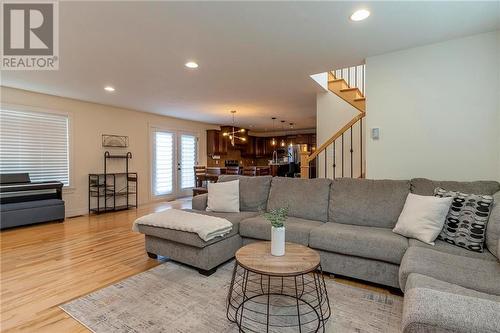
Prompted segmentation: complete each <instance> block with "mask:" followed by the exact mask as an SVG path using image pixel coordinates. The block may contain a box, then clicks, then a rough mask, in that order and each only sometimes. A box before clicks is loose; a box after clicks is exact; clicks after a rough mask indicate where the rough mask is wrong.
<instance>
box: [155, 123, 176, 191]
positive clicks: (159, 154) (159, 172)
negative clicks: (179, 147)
mask: <svg viewBox="0 0 500 333" xmlns="http://www.w3.org/2000/svg"><path fill="white" fill-rule="evenodd" d="M154 141H155V142H154V167H153V189H154V195H165V194H170V193H172V191H173V175H174V172H173V171H174V170H173V164H174V160H173V158H174V155H173V152H174V135H173V134H172V133H169V132H155V135H154Z"/></svg>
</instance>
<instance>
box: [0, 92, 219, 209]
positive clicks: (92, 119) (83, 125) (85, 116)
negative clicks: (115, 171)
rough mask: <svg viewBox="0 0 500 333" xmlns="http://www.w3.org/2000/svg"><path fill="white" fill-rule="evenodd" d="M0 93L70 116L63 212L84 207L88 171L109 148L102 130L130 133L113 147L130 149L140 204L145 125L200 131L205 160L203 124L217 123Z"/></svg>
mask: <svg viewBox="0 0 500 333" xmlns="http://www.w3.org/2000/svg"><path fill="white" fill-rule="evenodd" d="M0 94H1V102H2V104H7V105H17V106H25V107H26V109H27V110H33V109H35V110H36V109H43V110H49V111H50V110H52V111H63V112H68V113H69V115H70V119H71V121H72V133H71V135H72V136H71V139H72V143H73V149H72V152H73V156H72V170H71V172H72V176H73V183H72V184H71V186H70V187H71V188H70V189H67V190H64V192H63V197H64V198H63V199H64V200H65V201H66V215H67V216H73V215H78V214H85V213H87V210H88V206H87V205H88V174H89V173H101V172H103V154H104V152H105V151H106V150H109V151H111V152H113V150H112V149H110V148H103V147H102V146H101V135H102V134H117V135H127V136H129V147H128V148H127V149H119V150H115V152H122V153H123V152H126V151H130V152H132V155H133V157H132V160H131V161H130V170H131V171H136V172H138V178H139V182H138V189H139V204H143V203H146V202H149V201H150V200H152V198H151V196H150V193H151V181H150V179H151V178H150V177H151V160H152V159H151V156H150V148H151V147H150V143H151V142H150V127H151V126H153V125H156V126H161V127H164V128H168V129H172V130H183V131H188V132H192V133H196V134H197V135H198V137H199V145H198V160H199V163H200V164H206V156H207V153H206V129H209V128H218V127H217V126H214V125H209V124H204V123H199V122H193V121H187V120H181V119H176V118H171V117H165V116H160V115H154V114H151V113H145V112H138V111H134V110H129V109H123V108H116V107H111V106H106V105H100V104H94V103H88V102H84V101H79V100H74V99H69V98H62V97H57V96H51V95H45V94H39V93H34V92H29V91H25V90H18V89H12V88H7V87H1V88H0ZM111 167H113V166H111ZM115 167H116V168H118V166H115Z"/></svg>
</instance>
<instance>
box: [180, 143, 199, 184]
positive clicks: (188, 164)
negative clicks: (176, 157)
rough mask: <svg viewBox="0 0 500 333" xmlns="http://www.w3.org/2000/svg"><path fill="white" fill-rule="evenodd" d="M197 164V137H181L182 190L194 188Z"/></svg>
mask: <svg viewBox="0 0 500 333" xmlns="http://www.w3.org/2000/svg"><path fill="white" fill-rule="evenodd" d="M195 164H196V137H195V136H193V135H184V134H183V135H181V189H186V188H192V187H194V166H195Z"/></svg>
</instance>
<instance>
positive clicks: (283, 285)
mask: <svg viewBox="0 0 500 333" xmlns="http://www.w3.org/2000/svg"><path fill="white" fill-rule="evenodd" d="M329 317H330V304H329V300H328V293H327V290H326V285H325V281H324V279H323V274H322V270H321V264H320V257H319V254H318V252H316V251H314V250H313V249H310V248H308V247H307V246H303V245H300V244H295V243H286V245H285V255H284V256H281V257H276V256H273V255H271V243H270V242H256V243H252V244H249V245H246V246H244V247H242V248H240V249H239V250H238V251H237V252H236V262H235V265H234V269H233V276H232V279H231V284H230V287H229V293H228V295H227V318H228V319H229V320H230V321H232V322H234V323H236V324H237V325H238V328H239V331H240V332H300V333H302V332H319V331H320V330H322V331H323V332H324V331H325V324H326V321H327V320H328V318H329Z"/></svg>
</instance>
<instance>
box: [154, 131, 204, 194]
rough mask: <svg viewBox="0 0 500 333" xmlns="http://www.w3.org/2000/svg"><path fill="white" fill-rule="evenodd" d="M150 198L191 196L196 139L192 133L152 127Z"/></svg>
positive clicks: (196, 149)
mask: <svg viewBox="0 0 500 333" xmlns="http://www.w3.org/2000/svg"><path fill="white" fill-rule="evenodd" d="M151 134H152V135H151V137H152V138H151V139H152V153H153V154H152V155H153V159H152V160H153V161H152V162H153V163H152V182H151V185H152V195H153V197H157V198H159V197H165V198H172V199H173V198H178V197H183V196H189V195H192V189H193V187H194V186H195V178H194V166H195V165H196V164H197V161H198V137H197V136H196V134H194V133H188V132H182V131H171V130H163V129H159V128H152V131H151Z"/></svg>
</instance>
